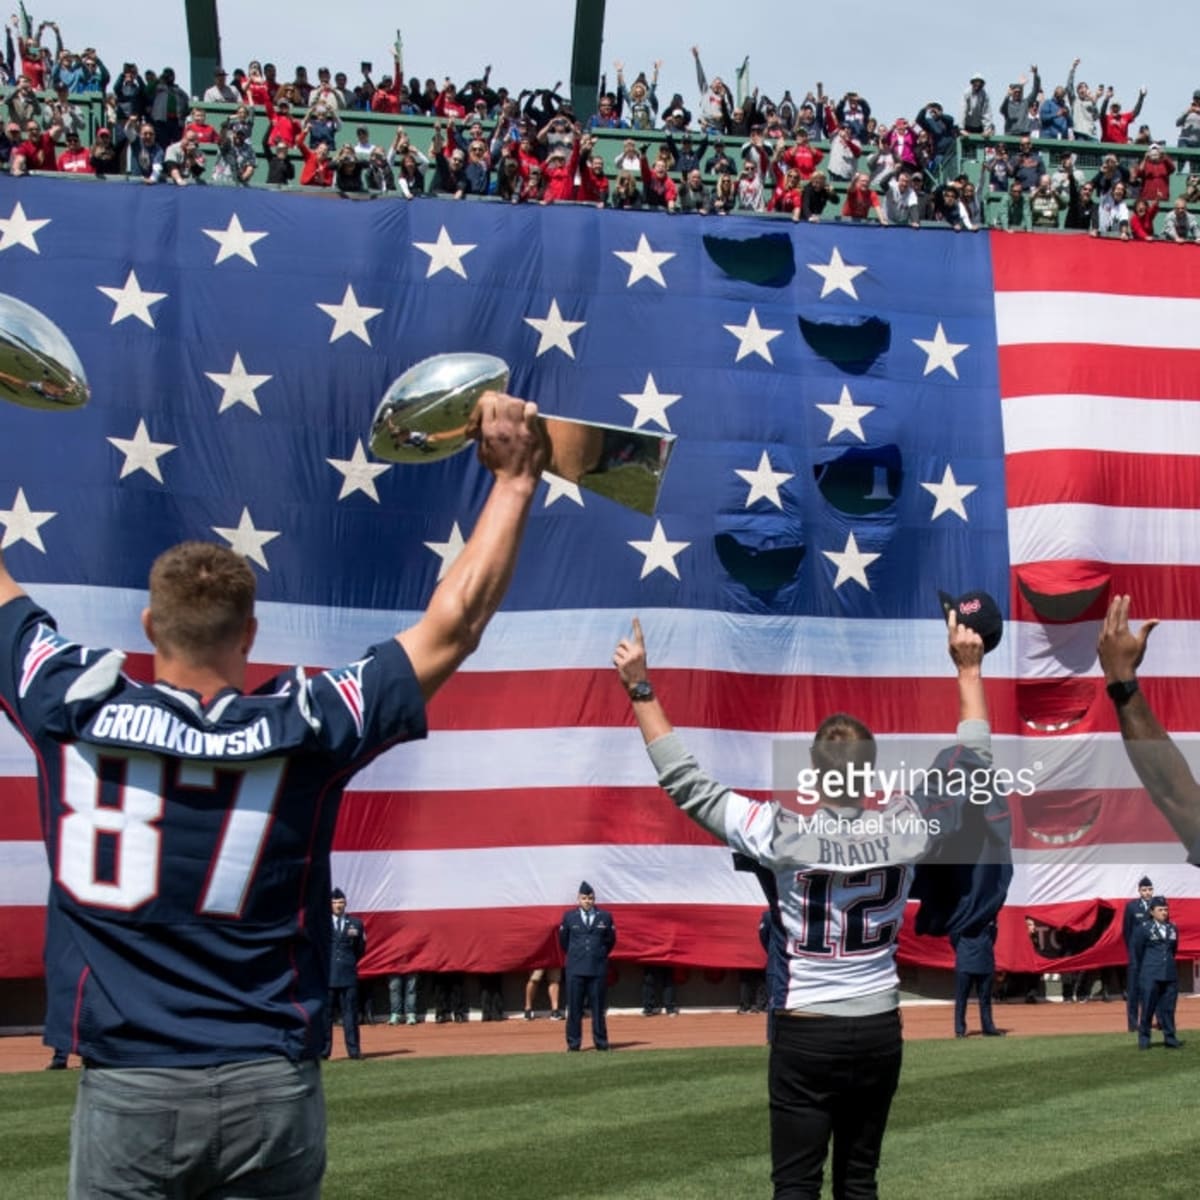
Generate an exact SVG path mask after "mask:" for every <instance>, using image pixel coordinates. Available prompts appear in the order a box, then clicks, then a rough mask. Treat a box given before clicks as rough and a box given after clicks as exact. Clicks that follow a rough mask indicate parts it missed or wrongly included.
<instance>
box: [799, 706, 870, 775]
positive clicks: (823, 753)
mask: <svg viewBox="0 0 1200 1200" xmlns="http://www.w3.org/2000/svg"><path fill="white" fill-rule="evenodd" d="M875 753H876V747H875V735H874V734H873V733H872V732H871V731H870V729H868V728H867V726H866V725H864V724H863V723H862V722H861V721H860V720H859V719H858V718H857V717H852V716H850V714H849V713H841V712H839V713H834V714H833V715H832V716H828V717H826V718H825V720H824V721H822V722H821V724H820V726H819V727H818V729H817V732H816V734H815V735H814V737H813V744H812V765H813V766H814V767H816V769H817V770H818V771H820V772H821V774H822V775H824V774H826V773H829V772H838V773H839V774H843V775H844V774H845V770H846V767H847V766H848V765H850V764H851V763H855V764H858V765H861V766H874V765H875Z"/></svg>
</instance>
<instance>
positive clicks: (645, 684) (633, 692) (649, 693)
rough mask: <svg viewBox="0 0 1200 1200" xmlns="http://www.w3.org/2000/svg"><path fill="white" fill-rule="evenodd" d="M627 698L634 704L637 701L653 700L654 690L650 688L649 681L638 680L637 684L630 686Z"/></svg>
mask: <svg viewBox="0 0 1200 1200" xmlns="http://www.w3.org/2000/svg"><path fill="white" fill-rule="evenodd" d="M629 698H630V700H632V701H634V703H637V701H639V700H653V699H654V689H653V688H652V687H651V686H650V680H648V679H639V680H638V681H637V683H635V684H632V685H631V686H630V688H629Z"/></svg>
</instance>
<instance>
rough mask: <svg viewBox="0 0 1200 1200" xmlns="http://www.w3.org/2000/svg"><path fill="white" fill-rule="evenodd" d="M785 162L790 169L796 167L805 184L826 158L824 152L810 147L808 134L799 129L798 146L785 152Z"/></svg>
mask: <svg viewBox="0 0 1200 1200" xmlns="http://www.w3.org/2000/svg"><path fill="white" fill-rule="evenodd" d="M782 157H783V161H784V163H785V164H786V165H787V166H789V167H795V168H796V170H797V171H798V172H799V173H800V178H801V179H803V180H804V181H805V182H807V181H808V180H810V179H811V178H812V177H813V172H814V171H815V170H816V169H817V167H818V166H820V164H821V160H822V159H823V158H824V157H825V151H824V150H818V149H817V147H816V146H812V145H809V141H808V134H807V133H806V132H805V131H804V130H803V129H799V130H797V131H796V144H795V145H794V146H792V147H790V148H789V149H787V150H784V152H783V155H782Z"/></svg>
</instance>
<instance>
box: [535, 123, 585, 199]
mask: <svg viewBox="0 0 1200 1200" xmlns="http://www.w3.org/2000/svg"><path fill="white" fill-rule="evenodd" d="M580 145H581V139H580V134H579V127H578V126H576V127H575V138H574V140H573V141H572V143H571V153H570V155H564V154H563V151H562V149H561V148H558V149H555V150H553V151H551V153H550V157H549V158H547V159H546V165H545V166H544V167H543V168H542V176H543V178H544V179H545V181H546V186H545V189H544V190H543V192H542V203H543V204H554V203H555V202H556V201H560V200H574V199H575V171H576V170H577V169H578V167H579V151H580Z"/></svg>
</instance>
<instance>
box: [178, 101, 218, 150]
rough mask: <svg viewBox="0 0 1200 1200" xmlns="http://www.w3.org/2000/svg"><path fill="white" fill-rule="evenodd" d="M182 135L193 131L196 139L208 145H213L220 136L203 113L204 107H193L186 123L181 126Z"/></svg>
mask: <svg viewBox="0 0 1200 1200" xmlns="http://www.w3.org/2000/svg"><path fill="white" fill-rule="evenodd" d="M183 132H184V135H185V136H186V135H187V134H189V133H194V134H195V135H196V141H198V142H204V143H207V144H208V145H210V146H215V145H216V144H217V143H218V142H219V141H220V140H221V136H220V134H218V133H217V131H216V130H215V129H214V128H213V127H212V126H211V125H210V124H209V123H208V118H207V117H206V116H205V115H204V109H202V108H193V109H192V112H191V115H190V116H189V117H188V123H187V124H186V125H185V126H184V127H183Z"/></svg>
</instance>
